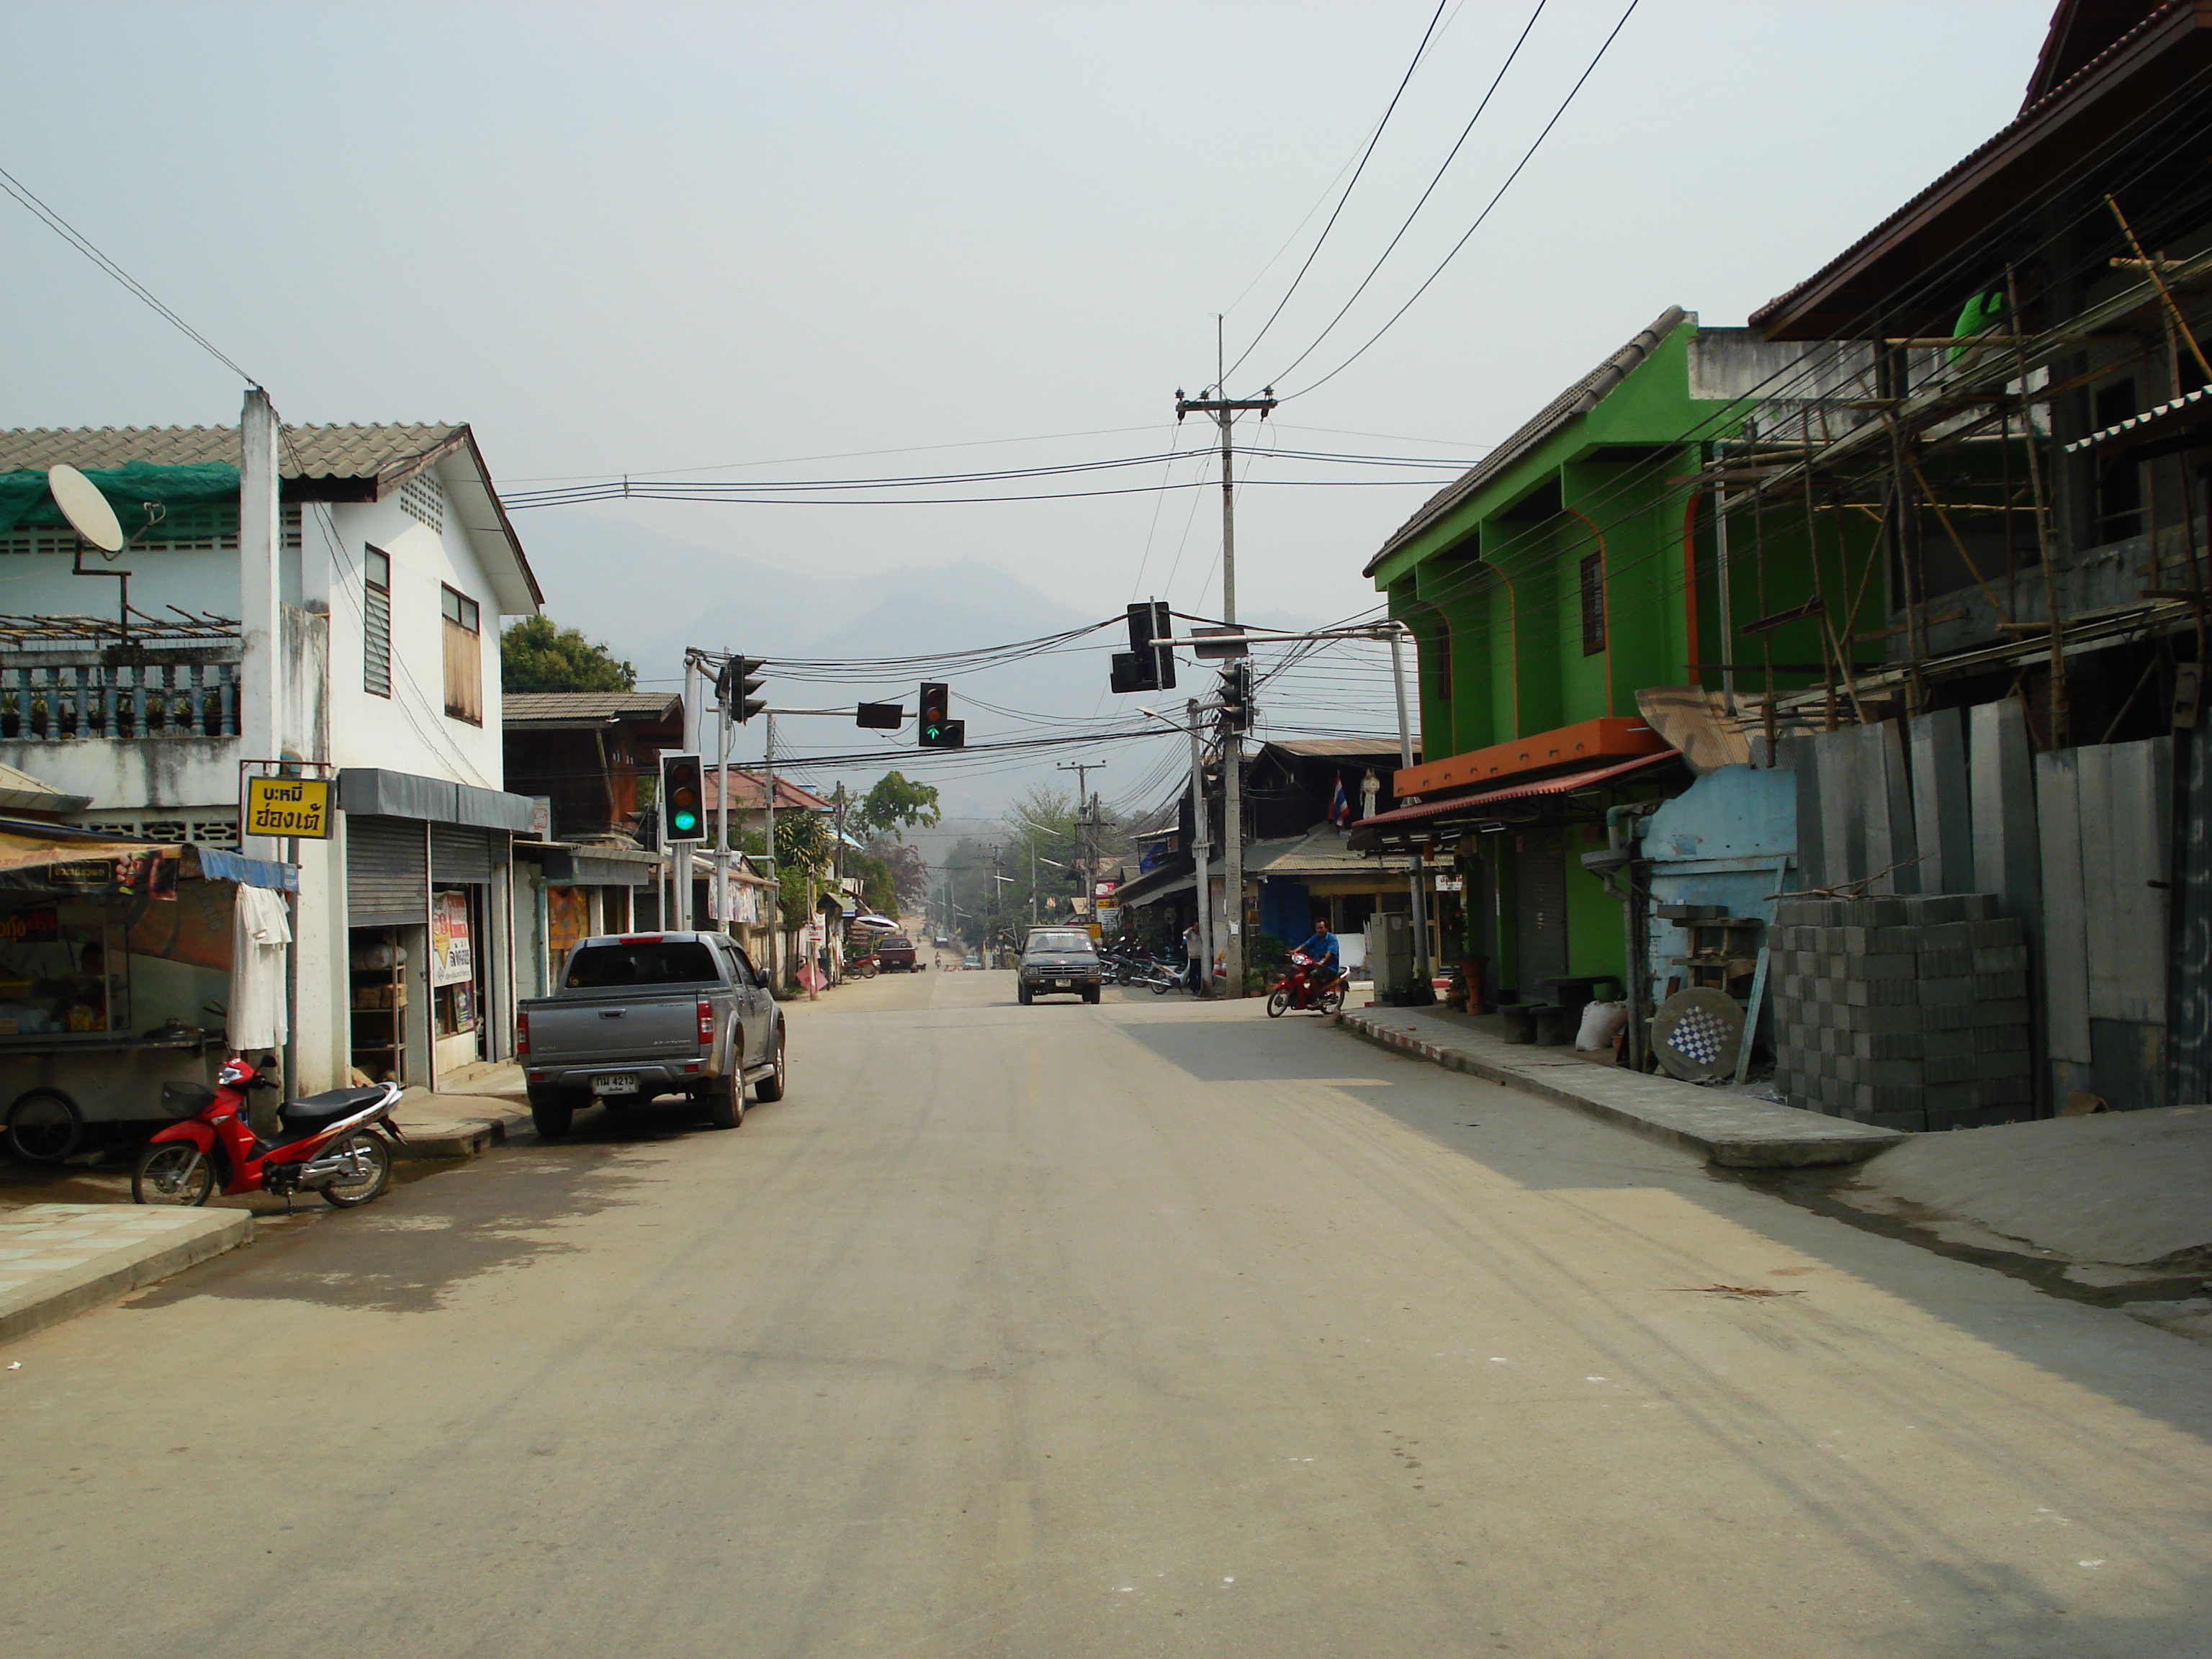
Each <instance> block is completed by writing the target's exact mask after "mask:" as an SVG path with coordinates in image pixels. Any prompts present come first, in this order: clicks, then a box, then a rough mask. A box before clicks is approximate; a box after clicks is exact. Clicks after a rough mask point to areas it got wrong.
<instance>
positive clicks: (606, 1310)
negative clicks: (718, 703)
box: [0, 973, 2212, 1659]
mask: <svg viewBox="0 0 2212 1659" xmlns="http://www.w3.org/2000/svg"><path fill="white" fill-rule="evenodd" d="M579 1128H580V1133H579V1134H578V1136H577V1137H576V1139H574V1141H573V1142H570V1143H568V1144H564V1145H561V1146H546V1147H539V1146H528V1145H526V1146H518V1147H513V1148H510V1149H508V1150H507V1151H505V1152H498V1153H495V1154H493V1155H492V1156H490V1157H488V1158H484V1159H483V1160H481V1161H479V1162H477V1163H476V1164H472V1165H470V1166H468V1167H466V1168H465V1169H460V1170H456V1171H454V1172H453V1173H449V1174H442V1175H439V1176H435V1177H433V1178H430V1179H427V1180H422V1181H417V1182H414V1183H412V1184H410V1185H409V1186H407V1187H405V1188H402V1189H400V1190H398V1191H397V1192H395V1193H394V1194H392V1196H391V1198H390V1199H388V1200H386V1201H385V1202H382V1203H380V1204H379V1205H377V1206H373V1207H372V1208H371V1209H369V1210H368V1211H365V1212H360V1213H357V1214H352V1215H343V1216H341V1215H336V1214H332V1215H330V1216H328V1217H327V1218H322V1219H318V1220H315V1221H313V1222H312V1223H302V1224H299V1225H294V1226H292V1227H290V1228H289V1229H286V1230H283V1231H279V1232H277V1233H276V1234H274V1235H272V1237H270V1240H269V1241H268V1242H266V1243H263V1244H259V1245H257V1246H256V1247H255V1248H254V1249H252V1250H251V1251H249V1252H246V1253H244V1254H243V1255H241V1256H240V1257H238V1258H234V1259H232V1260H229V1261H226V1262H223V1263H220V1264H216V1265H213V1266H211V1267H207V1268H204V1269H201V1270H197V1271H196V1272H194V1273H191V1274H189V1275H187V1276H185V1277H184V1278H182V1279H178V1280H175V1281H173V1282H172V1283H171V1284H169V1285H166V1286H163V1287H160V1288H158V1289H156V1290H155V1291H152V1292H150V1293H149V1294H147V1295H145V1296H143V1297H141V1298H140V1299H139V1300H138V1301H137V1303H136V1304H133V1305H131V1306H127V1307H123V1308H118V1309H112V1310H106V1311H103V1312H100V1313H96V1314H94V1315H91V1316H87V1317H84V1318H82V1319H80V1320H78V1321H76V1322H74V1323H72V1324H70V1325H69V1326H66V1327H64V1328H59V1329H58V1330H55V1331H52V1332H48V1333H46V1334H43V1335H41V1336H39V1337H37V1338H34V1339H33V1340H29V1341H27V1342H24V1343H22V1344H20V1345H18V1346H16V1347H15V1348H14V1349H12V1350H10V1351H9V1352H8V1353H7V1354H6V1355H5V1356H4V1358H6V1359H10V1360H19V1361H20V1362H21V1370H0V1391H4V1392H0V1401H5V1403H6V1413H5V1421H6V1425H7V1442H6V1443H7V1448H8V1449H7V1453H6V1459H7V1477H8V1478H7V1481H6V1492H7V1501H6V1504H5V1507H4V1510H0V1550H4V1559H5V1560H6V1561H7V1563H8V1566H9V1571H8V1574H7V1579H6V1584H7V1589H6V1592H5V1594H4V1595H0V1645H4V1650H5V1651H6V1652H7V1653H8V1654H9V1655H10V1656H11V1659H33V1656H40V1659H43V1656H68V1659H105V1656H111V1655H112V1656H126V1655H127V1656H144V1655H151V1654H160V1655H162V1656H165V1659H197V1656H216V1655H222V1656H226V1659H234V1656H239V1655H254V1656H258V1655H264V1654H274V1653H279V1652H285V1651H298V1652H316V1653H322V1652H337V1653H343V1654H346V1655H347V1656H349V1659H383V1656H393V1659H398V1656H407V1659H422V1656H446V1655H471V1656H507V1655H513V1656H518V1659H566V1656H571V1655H574V1656H593V1659H601V1656H608V1655H619V1656H623V1659H657V1656H692V1655H699V1656H708V1655H712V1656H731V1655H741V1656H747V1659H750V1656H794V1659H795V1656H809V1659H814V1656H848V1655H849V1656H867V1659H891V1656H908V1655H914V1656H955V1655H979V1656H981V1655H1024V1656H1027V1655H1034V1656H1040V1659H1047V1656H1048V1659H1071V1656H1085V1655H1115V1656H1120V1655H1153V1654H1158V1655H1174V1656H1183V1655H1237V1656H1255V1659H1258V1656H1267V1659H1274V1656H1328V1659H1342V1656H1347V1655H1352V1656H1366V1655H1390V1656H1407V1655H1462V1654H1522V1655H1529V1656H1544V1659H1555V1656H1607V1659H1612V1656H1620V1659H1721V1656H1738V1655H1741V1656H1747V1659H1749V1656H1757V1659H1814V1656H1827V1655H1893V1656H1900V1659H1904V1656H1911V1659H1929V1656H1951V1655H1969V1654H1971V1655H1976V1656H1984V1655H2020V1656H2029V1655H2039V1656H2051V1659H2058V1656H2064V1659H2086V1656H2107V1655H2109V1656H2129V1659H2140V1656H2150V1655H2156V1656H2184V1655H2197V1654H2205V1653H2212V1585H2208V1574H2209V1573H2212V1547H2208V1543H2212V1533H2208V1528H2207V1516H2208V1513H2212V1453H2208V1448H2207V1443H2206V1442H2207V1431H2208V1429H2212V1364H2208V1356H2207V1353H2206V1351H2205V1350H2204V1349H2203V1348H2202V1347H2199V1346H2192V1345H2191V1344H2189V1343H2187V1342H2185V1341H2184V1340H2181V1339H2179V1338H2177V1337H2174V1336H2172V1335H2170V1334H2166V1333H2163V1332H2160V1331H2156V1330H2153V1329H2148V1328H2144V1327H2142V1326H2140V1325H2138V1324H2136V1323H2135V1322H2132V1321H2130V1320H2128V1319H2126V1318H2125V1317H2124V1316H2120V1315H2118V1314H2114V1313H2111V1312H2107V1311H2105V1310H2098V1309H2094V1308H2088V1307H2083V1306H2079V1305H2075V1304H2069V1303H2065V1302H2062V1301H2057V1300H2054V1299H2051V1298H2050V1297H2045V1296H2044V1295H2042V1294H2040V1293H2039V1292H2038V1291H2034V1290H2033V1289H2031V1288H2029V1287H2027V1286H2026V1285H2021V1284H2019V1283H2016V1282H2015V1281H2013V1280H2011V1279H2005V1278H2002V1277H2000V1276H1998V1275H1996V1274H1994V1273H1988V1272H1986V1271H1984V1270H1982V1269H1979V1268H1976V1267H1969V1266H1966V1265H1964V1264H1961V1263H1958V1262H1954V1261H1947V1260H1944V1259H1942V1258H1941V1257H1938V1256H1936V1255H1929V1254H1927V1253H1924V1252H1923V1251H1920V1250H1918V1249H1915V1248H1913V1247H1912V1246H1911V1245H1908V1244H1905V1243H1895V1242H1892V1241H1890V1240H1887V1239H1883V1238H1880V1237H1873V1236H1870V1235H1869V1234H1867V1233H1864V1232H1861V1231H1855V1230H1852V1229H1850V1228H1848V1227H1845V1226H1844V1225H1840V1224H1838V1223H1835V1222H1832V1221H1827V1220H1824V1219H1821V1218H1817V1217H1814V1216H1812V1215H1810V1214H1808V1213H1806V1212H1802V1211H1799V1210H1796V1209H1793V1208H1791V1207H1790V1206H1786V1205H1784V1204H1782V1203H1779V1202H1778V1201H1776V1200H1771V1199H1769V1198H1766V1197H1765V1196H1763V1195H1761V1194H1757V1193H1753V1192H1752V1191H1749V1190H1747V1189H1746V1188H1743V1187H1741V1186H1738V1185H1735V1184H1732V1183H1729V1182H1722V1181H1717V1180H1715V1179H1711V1178H1709V1177H1708V1176H1706V1175H1705V1172H1704V1171H1703V1170H1701V1169H1699V1167H1698V1166H1696V1165H1695V1164H1692V1163H1691V1162H1690V1161H1688V1160H1687V1159H1686V1158H1682V1157H1680V1155H1678V1154H1676V1153H1674V1152H1671V1151H1668V1150H1667V1149H1663V1148H1660V1147H1656V1146H1650V1145H1648V1144H1646V1143H1644V1142H1643V1141H1640V1140H1638V1139H1633V1138H1632V1137H1630V1136H1628V1135H1626V1134H1623V1133H1620V1132H1619V1131H1616V1130H1613V1129H1609V1128H1607V1127H1602V1126H1600V1125H1596V1124H1593V1123H1589V1122H1587V1121H1583V1120H1581V1119H1578V1118H1576V1117H1574V1116H1572V1115H1568V1114H1566V1113H1565V1112H1563V1111H1561V1110H1560V1109H1558V1108H1555V1107H1551V1106H1547V1105H1543V1104H1541V1103H1535V1102H1533V1101H1529V1100H1527V1099H1524V1098H1522V1097H1516V1096H1513V1095H1510V1094H1509V1093H1506V1092H1504V1091H1500V1090H1497V1089H1494V1088H1491V1087H1488V1086H1486V1085H1480V1084H1476V1083H1474V1082H1472V1081H1471V1080H1469V1079H1465V1078H1462V1077H1457V1076H1454V1075H1450V1074H1447V1073H1439V1072H1437V1071H1436V1070H1434V1069H1433V1068H1431V1067H1427V1066H1422V1065H1419V1064H1418V1063H1416V1062H1413V1061H1410V1060H1402V1059H1400V1058H1397V1057H1395V1056H1393V1055H1389V1054H1384V1053H1383V1052H1381V1051H1379V1050H1376V1049H1374V1048H1368V1047H1366V1046H1364V1045H1362V1044H1359V1043H1358V1042H1354V1041H1352V1040H1351V1039H1349V1038H1347V1037H1346V1036H1341V1035H1340V1034H1337V1033H1334V1032H1331V1031H1328V1030H1323V1029H1322V1028H1321V1027H1320V1026H1319V1025H1317V1024H1314V1023H1312V1022H1310V1021H1303V1020H1297V1019H1293V1020H1288V1021H1283V1022H1276V1023H1270V1022H1268V1021H1267V1020H1265V1019H1263V1018H1260V1017H1259V1013H1258V1010H1257V1008H1256V1006H1254V1005H1249V1004H1247V1005H1243V1006H1234V1007H1199V1006H1193V1005H1191V1004H1189V1003H1188V1002H1185V1001H1183V1000H1182V999H1180V998H1176V999H1170V1000H1156V999H1153V998H1152V997H1150V996H1140V997H1136V998H1129V999H1117V996H1116V994H1109V1001H1108V1002H1107V1003H1106V1004H1105V1005H1104V1006H1101V1007H1098V1008H1087V1007H1083V1006H1076V1005H1068V1004H1057V1005H1040V1006H1036V1007H1035V1008H1030V1009H1021V1008H1017V1007H1015V1006H1012V977H1011V975H1006V974H972V973H971V974H930V975H921V976H917V977H915V978H911V979H901V978H887V979H884V980H880V981H876V982H875V983H873V984H870V985H862V986H856V987H849V988H848V989H846V990H843V991H841V992H839V993H837V994H836V995H834V996H832V997H831V998H829V999H827V1000H824V1001H823V1002H821V1003H819V1004H817V1005H813V1006H799V1007H796V1008H794V1010H793V1088H792V1091H791V1096H790V1098H789V1099H788V1100H787V1101H785V1102H784V1103H781V1104H780V1105H777V1106H774V1107H768V1108H762V1109H757V1110H756V1111H755V1112H754V1113H753V1114H752V1115H750V1118H749V1119H748V1121H747V1122H746V1124H745V1127H744V1128H743V1129H742V1130H741V1131H739V1132H738V1133H728V1134H715V1133H713V1132H712V1131H709V1130H705V1129H702V1128H695V1127H687V1126H683V1125H680V1124H677V1123H674V1122H665V1123H647V1124H646V1125H643V1126H635V1125H618V1124H611V1123H608V1122H605V1121H601V1120H599V1119H598V1118H596V1117H594V1116H591V1115H586V1117H585V1118H583V1119H581V1120H580V1124H579ZM1723 1286H1736V1287H1741V1288H1743V1289H1745V1290H1748V1291H1758V1292H1772V1294H1759V1295H1742V1294H1735V1293H1730V1292H1729V1291H1723V1290H1722V1289H1719V1288H1717V1287H1723Z"/></svg>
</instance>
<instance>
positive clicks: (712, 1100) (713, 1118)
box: [699, 1072, 745, 1129]
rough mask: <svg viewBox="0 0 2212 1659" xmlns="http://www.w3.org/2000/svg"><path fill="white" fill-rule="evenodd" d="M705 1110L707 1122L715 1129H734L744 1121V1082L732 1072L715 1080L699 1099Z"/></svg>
mask: <svg viewBox="0 0 2212 1659" xmlns="http://www.w3.org/2000/svg"><path fill="white" fill-rule="evenodd" d="M699 1098H700V1100H701V1101H702V1103H704V1104H705V1106H706V1108H707V1121H708V1122H709V1123H711V1124H713V1125H714V1127H716V1128H717V1129H734V1128H737V1127H738V1126H739V1125H741V1124H742V1123H744V1121H745V1080H744V1078H742V1077H741V1076H739V1075H738V1073H735V1072H732V1073H730V1074H729V1076H727V1077H722V1078H716V1079H714V1081H713V1082H712V1083H710V1084H708V1085H707V1088H706V1091H705V1092H704V1093H703V1094H702V1095H701V1096H700V1097H699Z"/></svg>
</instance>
